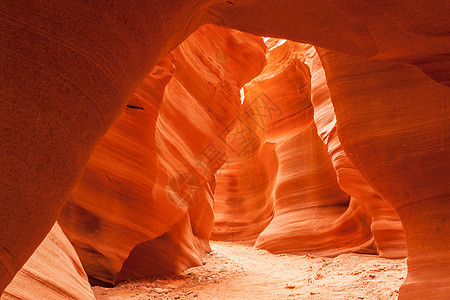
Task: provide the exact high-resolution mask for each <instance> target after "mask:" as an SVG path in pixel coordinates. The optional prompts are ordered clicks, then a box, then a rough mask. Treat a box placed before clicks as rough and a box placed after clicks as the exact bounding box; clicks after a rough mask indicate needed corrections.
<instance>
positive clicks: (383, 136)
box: [319, 49, 450, 299]
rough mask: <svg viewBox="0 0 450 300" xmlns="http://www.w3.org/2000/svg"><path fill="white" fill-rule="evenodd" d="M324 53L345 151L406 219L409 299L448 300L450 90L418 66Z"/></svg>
mask: <svg viewBox="0 0 450 300" xmlns="http://www.w3.org/2000/svg"><path fill="white" fill-rule="evenodd" d="M319 54H320V58H321V60H322V63H323V66H324V70H325V74H326V76H327V83H328V87H329V88H330V94H331V100H332V102H333V105H334V108H335V112H336V119H337V123H338V127H337V130H338V135H339V138H340V141H341V143H342V147H343V149H344V151H345V152H346V153H349V154H350V155H349V158H350V159H351V161H352V162H353V163H354V165H355V167H356V168H357V169H358V170H359V171H360V172H361V174H362V175H363V176H364V177H365V178H366V179H367V181H368V182H369V183H370V184H371V186H372V187H373V188H374V190H375V191H376V192H377V193H378V194H379V195H380V196H382V197H383V199H386V200H387V201H388V202H389V203H390V204H391V205H392V207H393V208H394V209H395V210H396V211H397V213H398V215H399V217H400V219H401V220H402V224H403V228H404V231H405V237H406V242H407V246H408V277H407V279H406V281H405V283H404V285H403V286H402V288H401V292H400V295H401V297H403V298H404V299H414V298H427V297H429V298H436V299H439V298H442V295H443V294H448V292H449V290H450V286H449V284H448V278H449V275H450V270H449V265H450V264H449V258H450V248H449V245H450V240H449V236H450V235H449V234H448V233H449V230H450V224H449V222H448V216H449V215H450V204H449V201H448V187H449V185H448V182H449V178H450V177H449V176H450V169H449V168H448V164H449V162H450V160H449V158H450V157H449V154H448V150H447V149H448V146H449V144H450V135H449V132H450V131H449V129H450V122H449V121H450V114H449V108H448V101H449V99H450V93H449V88H448V87H445V86H443V85H441V84H438V83H436V82H435V81H433V80H432V79H430V78H429V77H427V76H426V75H425V74H424V73H422V72H421V71H420V70H418V69H417V68H415V67H412V66H405V65H400V64H394V63H390V62H386V61H372V60H367V59H363V58H357V57H353V56H348V55H345V54H341V53H336V52H332V51H328V50H324V49H320V51H319ZM355 111H357V112H358V113H351V112H355Z"/></svg>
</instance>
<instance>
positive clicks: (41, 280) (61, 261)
mask: <svg viewBox="0 0 450 300" xmlns="http://www.w3.org/2000/svg"><path fill="white" fill-rule="evenodd" d="M0 299H2V300H14V299H20V300H34V299H49V300H59V299H78V300H85V299H92V300H94V299H95V297H94V293H93V291H92V289H91V286H90V285H89V282H88V278H87V276H86V273H85V271H84V269H83V266H82V265H81V262H80V260H79V258H78V256H77V253H76V252H75V249H74V248H73V246H72V245H71V244H70V242H69V240H68V239H67V237H66V236H65V235H64V233H63V232H62V230H61V228H60V227H59V225H58V223H56V224H55V225H54V226H53V228H52V230H51V231H50V232H49V234H48V235H47V237H46V238H45V239H44V241H43V242H42V243H41V245H39V247H38V248H37V249H36V251H35V252H34V253H33V255H32V256H31V257H30V259H29V260H28V261H27V262H26V264H25V265H24V266H23V268H22V269H20V271H19V272H18V273H17V275H16V277H14V280H13V281H12V282H11V284H10V285H8V287H7V288H6V290H5V292H4V293H3V294H2V296H1V297H0Z"/></svg>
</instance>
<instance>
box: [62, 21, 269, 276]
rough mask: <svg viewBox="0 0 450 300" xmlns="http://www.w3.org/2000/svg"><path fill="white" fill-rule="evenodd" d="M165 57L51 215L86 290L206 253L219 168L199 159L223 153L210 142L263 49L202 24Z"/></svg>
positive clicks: (179, 266)
mask: <svg viewBox="0 0 450 300" xmlns="http://www.w3.org/2000/svg"><path fill="white" fill-rule="evenodd" d="M239 47H241V48H239ZM173 54H174V56H172V55H171V56H168V57H166V58H165V59H163V60H162V61H160V62H159V63H158V65H157V67H156V68H155V69H154V70H153V71H152V72H151V74H150V75H149V76H148V77H147V78H146V80H145V81H144V82H143V83H142V84H141V85H140V86H139V87H138V89H137V91H136V93H135V95H134V96H133V98H132V100H131V101H130V102H129V104H128V106H127V108H126V109H125V112H124V113H123V114H122V115H121V117H120V118H119V119H118V120H117V121H116V122H115V123H114V125H113V126H112V127H111V129H110V130H109V131H108V133H107V134H106V135H105V137H104V138H103V139H102V141H101V142H100V143H99V145H98V146H97V147H96V149H95V151H94V153H93V154H92V156H91V158H90V160H89V163H88V165H87V168H86V170H85V173H84V175H83V177H82V178H81V180H80V182H79V183H78V185H77V187H76V188H75V189H74V191H73V192H72V193H71V195H70V198H69V201H68V203H67V205H66V206H65V208H64V209H63V211H62V214H61V216H60V220H61V224H62V225H63V228H64V229H65V230H66V232H67V234H68V236H69V238H70V239H71V240H72V241H73V243H74V245H75V247H76V249H77V251H78V252H79V254H80V258H81V261H82V262H83V265H84V266H85V268H86V271H87V273H88V275H89V276H90V278H91V282H93V283H100V284H105V283H106V284H113V283H115V282H117V281H121V280H126V279H129V278H142V277H148V276H153V275H157V274H168V273H174V272H180V271H182V270H184V269H185V268H187V267H190V266H193V265H198V264H199V263H201V258H200V255H201V254H203V253H205V252H207V251H210V248H209V244H208V241H209V236H210V233H211V228H212V222H213V212H212V192H211V184H210V181H211V179H212V178H210V177H209V176H210V175H211V174H213V173H214V172H215V171H216V170H217V169H218V168H219V167H220V165H221V164H222V163H223V161H220V160H215V159H212V160H211V161H205V160H203V159H207V158H210V157H208V154H209V153H207V151H218V153H222V152H223V151H224V149H223V148H224V147H225V144H224V143H223V142H222V143H217V141H216V142H215V143H213V139H214V138H216V137H217V136H219V135H220V134H225V135H226V133H224V132H225V130H226V126H227V125H228V124H231V122H232V121H233V118H234V117H235V116H236V115H237V113H238V111H239V106H238V103H239V88H240V87H241V86H242V85H243V84H244V83H245V82H246V81H248V80H249V79H251V78H252V77H254V76H255V75H256V74H257V73H258V72H259V71H260V70H261V69H262V66H263V63H264V45H263V43H262V39H261V38H256V37H253V36H251V35H248V34H244V33H240V32H237V31H232V30H229V29H221V28H218V27H216V26H214V25H205V26H204V27H202V28H200V29H199V30H198V31H197V32H195V33H194V34H193V35H192V36H191V37H189V38H188V39H187V40H186V41H185V42H184V43H183V44H181V45H180V46H179V47H178V48H177V49H176V50H174V51H173ZM247 55H251V56H252V57H253V59H252V60H246V61H245V62H244V61H243V59H244V58H245V57H246V56H247ZM172 62H175V67H174V66H173V65H172ZM222 65H223V67H222ZM174 69H175V70H176V72H175V77H174V78H173V79H171V80H170V78H171V77H172V73H173V71H174ZM169 80H170V82H169ZM167 83H168V85H167V87H166V88H165V85H166V84H167ZM215 87H219V89H216V88H215ZM220 87H222V88H220ZM163 93H165V96H164V100H163V99H162V98H163ZM161 100H163V101H162V103H161V105H160V102H161ZM186 111H189V113H188V114H186ZM157 118H158V121H157V120H156V119H157ZM222 124H224V125H222ZM213 155H215V154H214V153H213ZM170 249H172V250H170ZM174 249H178V250H177V251H175V250H174ZM157 253H159V254H158V255H157ZM150 266H151V267H150Z"/></svg>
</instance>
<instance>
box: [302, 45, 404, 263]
mask: <svg viewBox="0 0 450 300" xmlns="http://www.w3.org/2000/svg"><path fill="white" fill-rule="evenodd" d="M296 47H297V49H296V53H297V55H299V57H300V58H302V59H303V60H304V61H305V62H306V63H307V64H308V66H309V68H310V70H311V102H312V104H313V106H314V121H315V124H316V127H317V130H318V133H319V136H320V138H321V139H322V140H323V142H324V143H325V145H326V146H327V148H328V153H329V155H330V157H331V161H332V163H333V167H334V169H335V170H336V175H337V179H338V184H339V186H340V187H341V189H342V190H343V191H345V192H346V193H347V194H349V195H351V196H353V197H354V198H355V199H356V201H358V202H359V203H361V204H363V205H364V206H365V207H366V208H367V209H368V212H369V214H370V215H371V217H372V222H371V230H372V234H373V236H374V238H375V242H376V244H377V249H378V254H379V255H380V256H382V257H389V258H400V257H406V244H405V237H404V233H403V228H402V224H401V222H400V219H399V217H398V215H397V213H396V212H395V210H394V209H393V208H392V207H391V206H390V204H388V203H387V202H386V201H384V200H383V199H382V198H381V197H380V196H379V195H378V194H377V193H376V192H375V191H374V190H373V188H372V187H371V186H370V185H369V183H368V182H367V181H366V180H365V179H364V177H363V176H362V175H361V173H360V172H359V171H358V170H357V169H356V168H355V167H354V165H353V164H352V162H351V161H350V159H349V158H348V156H347V154H346V153H345V152H344V150H343V149H342V145H341V142H340V141H339V137H338V135H337V130H336V125H337V124H336V116H335V114H334V108H333V104H332V103H331V98H330V93H329V90H328V86H327V82H326V78H325V72H324V70H323V67H322V64H321V62H320V58H319V56H318V55H317V52H316V51H315V49H314V47H313V46H311V45H305V44H296Z"/></svg>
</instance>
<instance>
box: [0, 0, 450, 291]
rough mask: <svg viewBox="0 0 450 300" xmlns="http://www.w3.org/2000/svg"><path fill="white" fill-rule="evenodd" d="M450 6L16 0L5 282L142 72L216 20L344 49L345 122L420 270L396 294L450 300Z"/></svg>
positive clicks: (1, 186)
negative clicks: (449, 284)
mask: <svg viewBox="0 0 450 300" xmlns="http://www.w3.org/2000/svg"><path fill="white" fill-rule="evenodd" d="M449 9H450V8H449V3H448V1H434V2H432V3H430V2H429V1H392V2H389V3H386V2H384V1H381V2H374V1H370V0H362V1H359V2H357V3H356V2H354V1H347V0H342V1H333V2H329V1H309V2H307V1H300V2H299V1H288V0H280V1H258V0H255V1H240V0H236V1H221V0H214V1H196V0H193V1H144V2H129V1H113V2H111V1H102V0H99V1H90V2H86V1H85V2H79V1H70V0H67V1H62V2H46V1H20V0H18V1H6V2H5V3H4V5H2V12H1V16H0V22H1V24H2V26H1V27H0V30H1V37H2V38H1V45H2V47H1V49H2V51H1V53H2V57H1V66H2V72H0V85H1V86H0V93H1V101H2V110H1V112H0V141H1V147H0V169H1V170H2V172H1V174H0V224H2V227H1V228H0V291H3V290H4V289H5V287H6V286H7V285H8V283H9V282H10V281H11V280H12V278H13V276H14V274H16V273H17V272H18V271H19V269H20V268H21V267H22V266H23V265H24V263H25V262H26V261H27V259H28V258H29V257H30V256H31V255H32V253H33V252H34V251H35V249H36V248H37V247H38V245H39V244H40V243H41V242H42V240H43V239H44V238H45V236H46V234H47V233H48V232H49V231H50V229H51V227H52V226H53V224H54V222H55V220H56V219H57V216H58V214H59V212H60V210H61V208H62V207H63V206H64V203H65V201H66V199H67V196H68V195H69V193H70V191H71V190H72V188H73V187H74V186H75V184H76V183H77V180H78V179H79V178H80V176H81V175H82V172H83V170H84V168H85V166H86V164H87V161H88V158H89V156H90V154H91V153H92V151H93V149H94V147H95V145H96V144H97V143H98V142H99V141H100V139H101V137H102V136H103V135H104V134H105V132H106V131H107V130H108V128H109V127H110V126H111V124H112V123H113V121H114V120H115V119H116V118H117V117H118V116H119V114H120V112H121V110H122V109H123V107H125V105H126V104H127V103H129V100H130V97H131V96H132V95H133V92H134V91H135V88H136V87H137V86H138V84H139V82H140V81H141V80H143V79H144V78H145V77H146V76H147V74H148V73H149V71H150V70H151V69H152V68H153V66H154V65H155V64H156V63H157V62H158V61H159V60H160V59H161V58H162V57H163V56H165V55H166V54H167V53H168V52H170V51H171V50H172V49H174V48H175V47H176V46H177V45H178V44H179V43H180V42H182V41H183V40H184V39H185V38H186V37H188V36H189V35H190V34H191V33H192V32H193V31H194V30H195V29H197V28H198V27H199V26H200V25H202V24H204V23H207V22H212V23H216V24H219V25H222V26H227V27H230V28H235V29H240V30H243V31H246V32H250V33H253V34H256V35H258V36H273V37H279V38H289V39H291V40H294V41H297V42H304V43H310V44H312V45H316V46H319V47H323V48H324V49H331V50H333V51H339V53H341V54H337V53H334V54H333V53H332V52H330V53H331V54H330V53H328V54H326V53H321V60H322V62H323V66H324V70H325V73H326V76H327V85H328V87H329V89H330V95H331V100H332V102H333V105H334V107H335V112H336V120H337V125H336V128H337V132H338V136H339V139H340V141H341V144H342V147H343V149H344V151H345V153H347V155H348V157H349V159H350V161H351V162H352V163H353V166H354V167H355V168H356V169H357V170H358V171H359V172H360V173H361V175H362V176H363V178H364V179H365V180H366V181H367V182H368V183H369V185H370V186H372V188H373V189H374V191H375V192H376V193H377V194H378V195H380V197H381V198H382V199H384V200H386V201H387V202H389V203H390V204H391V205H392V207H393V208H394V210H396V212H397V213H398V215H399V217H400V219H401V221H402V223H403V225H404V229H405V234H406V242H407V246H408V256H409V257H408V262H409V266H410V275H409V276H408V280H407V284H406V285H405V286H404V288H402V289H401V290H400V297H404V298H406V299H409V298H411V297H415V296H416V297H418V298H435V299H438V298H443V299H445V298H446V295H448V294H450V293H449V291H448V284H446V282H448V278H450V271H449V270H448V267H446V266H449V265H450V264H449V263H448V257H449V250H448V249H449V246H448V245H449V241H448V237H449V236H450V225H449V223H448V222H447V220H448V216H449V214H450V213H449V207H448V202H449V201H448V200H449V196H448V195H449V189H448V178H449V174H448V172H449V170H450V167H449V161H450V159H449V157H448V146H449V134H448V132H449V125H448V124H449V120H448V118H449V115H450V114H449V113H448V99H449V91H448V88H447V87H446V86H448V85H449V82H450V80H449V74H450V71H449V70H450V59H449V49H450V36H449V34H448V28H449V18H448V11H449ZM324 51H325V50H324ZM340 55H343V56H344V57H345V58H343V57H340ZM351 55H354V57H352V56H351ZM356 56H358V57H360V58H356ZM248 57H252V56H251V55H248V56H247V57H246V59H244V60H243V61H244V62H245V61H248V60H250V59H248ZM362 57H365V58H367V59H372V60H370V61H369V60H366V59H363V58H362ZM374 59H380V60H381V59H385V60H390V61H395V62H397V63H403V64H409V65H395V64H393V63H387V62H382V61H373V60H374ZM413 66H415V67H413ZM186 113H188V112H186ZM163 183H164V182H163ZM212 186H213V184H212V183H211V187H212ZM161 188H163V185H162V186H161ZM166 204H167V203H164V202H162V204H161V205H162V206H164V205H166ZM176 211H179V210H177V209H176V210H175V213H176ZM179 214H180V219H179V221H181V219H182V217H184V215H185V214H184V213H182V212H180V213H179ZM93 219H94V220H95V218H93ZM152 222H153V221H152ZM92 223H95V222H92ZM169 226H170V225H169ZM206 232H207V230H205V233H206ZM127 239H128V238H127ZM94 252H95V251H94ZM114 268H116V269H117V266H115V267H114ZM436 270H439V271H436Z"/></svg>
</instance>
